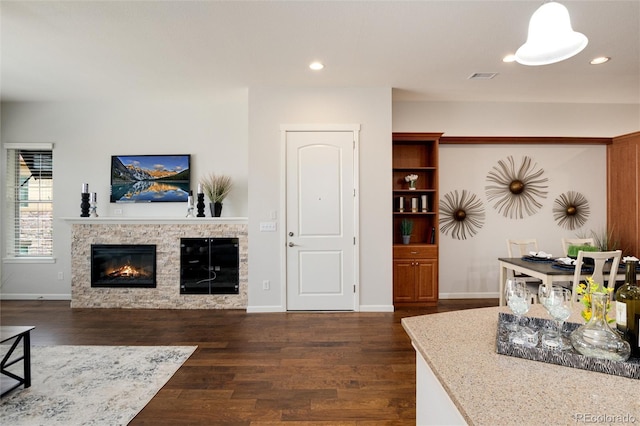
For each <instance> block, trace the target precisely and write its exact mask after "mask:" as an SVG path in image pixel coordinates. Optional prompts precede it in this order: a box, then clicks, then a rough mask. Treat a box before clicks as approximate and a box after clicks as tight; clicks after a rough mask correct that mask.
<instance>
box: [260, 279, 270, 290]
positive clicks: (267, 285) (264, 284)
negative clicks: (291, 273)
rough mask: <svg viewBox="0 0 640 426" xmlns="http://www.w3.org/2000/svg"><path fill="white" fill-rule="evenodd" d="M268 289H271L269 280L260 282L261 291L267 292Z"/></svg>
mask: <svg viewBox="0 0 640 426" xmlns="http://www.w3.org/2000/svg"><path fill="white" fill-rule="evenodd" d="M270 288H271V283H270V282H269V280H264V281H262V289H263V290H269V289H270Z"/></svg>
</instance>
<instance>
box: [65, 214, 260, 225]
mask: <svg viewBox="0 0 640 426" xmlns="http://www.w3.org/2000/svg"><path fill="white" fill-rule="evenodd" d="M60 220H62V221H64V222H67V223H72V224H87V225H101V224H114V225H117V224H136V225H137V224H143V223H146V224H185V225H189V224H193V225H199V224H207V225H215V224H220V225H227V224H238V225H246V224H248V222H249V220H248V218H246V217H161V216H160V217H153V216H151V217H149V216H144V217H142V216H137V217H126V216H108V217H102V216H99V217H61V218H60Z"/></svg>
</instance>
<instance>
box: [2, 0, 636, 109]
mask: <svg viewBox="0 0 640 426" xmlns="http://www.w3.org/2000/svg"><path fill="white" fill-rule="evenodd" d="M541 4H542V0H534V1H529V0H512V1H506V0H503V1H484V0H475V1H372V0H370V1H89V0H84V1H74V2H64V1H55V0H54V1H42V2H34V1H6V0H2V2H1V3H0V19H1V20H0V24H1V33H0V36H1V75H0V77H1V80H0V89H1V100H2V101H47V100H72V99H100V98H118V99H126V98H128V97H139V96H157V97H171V96H185V95H189V94H192V93H198V94H206V93H214V92H216V91H219V90H225V89H227V88H246V87H249V88H251V87H257V86H271V87H280V86H287V87H392V88H393V89H394V91H393V98H394V100H430V101H496V102H511V101H513V102H578V103H624V104H628V103H632V104H640V0H631V1H621V0H600V1H585V0H582V1H572V0H564V1H562V4H564V5H565V6H567V8H568V9H569V13H570V15H571V19H572V24H573V28H574V29H575V30H576V31H580V32H582V33H584V34H585V35H587V37H588V38H589V45H588V46H587V48H586V49H585V50H584V51H582V52H581V53H579V54H578V55H576V56H574V57H573V58H571V59H569V60H566V61H564V62H560V63H557V64H552V65H546V66H541V67H527V66H523V65H520V64H517V63H509V64H507V63H503V62H502V57H503V56H504V55H506V54H508V53H513V52H515V50H516V49H517V48H518V47H519V46H520V45H521V44H522V43H523V42H524V41H525V39H526V35H527V26H528V21H529V18H530V17H531V14H532V13H533V12H534V11H535V10H536V9H537V8H538V7H539V6H540V5H541ZM601 55H606V56H611V57H612V58H613V59H612V60H611V61H610V62H609V63H607V64H604V65H600V66H593V65H590V64H589V60H590V59H592V58H593V57H596V56H601ZM312 60H321V61H322V62H324V63H325V64H326V68H325V69H324V70H323V71H321V72H312V71H310V70H309V69H308V68H307V66H308V64H309V62H311V61H312ZM477 72H480V73H492V72H497V73H499V74H498V76H497V77H495V78H494V79H492V80H469V79H468V77H469V76H470V75H471V74H473V73H477Z"/></svg>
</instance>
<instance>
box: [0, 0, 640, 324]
mask: <svg viewBox="0 0 640 426" xmlns="http://www.w3.org/2000/svg"><path fill="white" fill-rule="evenodd" d="M608 6H610V5H608ZM616 6H617V7H620V6H621V5H616ZM626 6H627V7H637V5H636V6H633V5H628V4H627V5H626ZM111 7H113V6H111ZM336 7H337V6H336ZM425 7H426V6H425ZM474 7H479V6H478V5H475V6H474ZM482 7H489V8H494V7H496V5H495V4H487V5H484V6H482ZM606 9H607V8H605V10H606ZM123 11H124V9H123V10H122V11H121V12H123ZM490 11H491V10H486V11H485V12H487V13H488V14H489V13H490ZM69 12H70V13H72V12H73V9H69ZM343 12H344V13H346V12H345V11H343ZM618 12H619V11H618ZM43 13H45V14H46V13H47V11H46V9H45V11H44V12H43ZM73 13H75V12H73ZM408 13H409V11H406V10H403V13H402V16H405V15H406V14H408ZM89 22H90V21H88V22H86V23H85V24H84V25H85V26H86V25H88V24H89ZM371 25H372V24H371ZM11 28H12V27H9V29H11ZM78 28H79V29H86V28H84V27H83V26H79V27H78ZM625 28H626V27H625ZM102 29H104V28H102ZM627 30H628V29H627ZM633 31H636V32H637V31H638V29H637V28H634V29H633ZM9 35H10V34H9ZM4 39H5V40H6V39H7V37H4ZM511 44H513V45H514V46H515V45H516V44H517V42H516V41H514V42H513V43H511ZM52 46H56V50H61V49H64V46H65V45H64V43H54V44H53V45H52ZM77 48H78V49H81V48H85V49H86V46H81V47H77ZM589 53H590V52H588V51H586V52H585V53H583V55H588V54H589ZM61 54H63V53H61ZM66 54H67V53H64V55H66ZM635 54H636V56H637V52H636V53H635ZM496 59H497V58H496ZM74 60H77V59H74ZM571 61H577V59H576V58H573V59H571ZM5 62H7V61H5ZM88 62H89V61H87V64H86V66H87V67H89V69H87V73H88V74H91V73H96V74H99V75H101V74H102V73H99V72H98V69H96V68H95V65H93V67H94V68H91V67H92V65H90V64H89V63H88ZM567 62H570V61H567ZM492 64H493V65H492V68H493V69H495V70H496V71H498V72H499V73H501V74H504V75H505V76H509V75H510V74H514V73H523V72H535V70H534V71H531V70H530V69H525V70H522V69H520V68H522V67H523V66H522V65H518V64H513V63H503V62H501V61H498V60H496V61H494V62H492ZM76 65H77V64H76ZM555 66H557V67H563V66H564V64H558V65H555ZM516 67H520V68H516ZM636 67H637V63H636ZM514 68H515V69H514ZM325 71H327V72H329V70H325ZM625 72H627V73H630V74H633V70H632V69H630V70H625ZM460 74H461V75H460V88H461V90H464V91H467V92H469V94H470V96H467V97H461V100H454V98H450V99H451V100H447V99H446V98H443V99H442V100H441V99H438V98H434V99H417V100H412V99H410V97H408V96H406V95H405V96H403V93H402V91H401V90H398V89H394V88H392V87H391V86H386V87H357V86H355V85H354V86H353V87H326V85H325V84H324V83H322V82H321V81H317V80H316V82H315V83H308V84H306V85H304V86H303V85H294V86H284V85H282V86H268V85H256V86H251V87H241V86H240V87H225V88H219V87H215V86H214V87H210V88H207V89H206V90H201V91H198V90H193V88H192V87H188V86H189V85H185V86H184V87H183V89H182V90H181V91H176V89H171V88H170V87H168V86H166V87H165V86H161V85H157V82H155V84H156V86H154V87H153V88H152V90H142V89H144V86H145V85H144V83H143V82H142V81H140V80H138V81H137V82H136V80H135V79H133V77H132V80H130V82H129V84H131V85H132V86H131V88H130V90H129V93H130V95H125V94H124V93H123V94H122V96H109V93H108V92H109V91H110V90H111V89H110V88H109V84H110V83H108V80H105V81H104V82H103V83H102V84H104V85H105V86H103V87H100V88H99V90H98V92H100V93H101V96H100V97H99V98H95V99H91V98H90V97H89V96H87V98H88V99H84V98H83V97H82V96H78V95H74V96H73V97H72V96H71V95H69V96H68V97H67V96H66V95H65V94H64V93H58V92H56V91H55V90H54V91H53V95H52V94H48V95H47V96H48V98H45V97H44V96H43V97H40V98H39V97H38V96H37V95H33V94H32V95H28V96H26V97H24V99H22V100H21V99H17V98H16V99H12V98H9V97H3V102H2V142H3V144H4V143H11V142H20V143H27V142H52V143H53V144H54V164H55V166H54V167H55V186H54V199H55V209H54V224H53V227H54V228H53V233H54V236H55V237H54V238H55V243H54V253H53V258H54V259H55V261H53V263H44V264H42V263H37V262H36V263H28V264H24V263H19V262H17V263H14V262H9V261H5V262H4V263H3V268H2V277H3V284H2V298H3V299H51V300H69V299H70V287H71V277H72V273H73V272H72V270H71V263H72V262H71V258H70V253H71V240H70V238H71V231H70V224H69V223H67V222H65V221H64V220H63V219H62V218H69V217H77V216H79V202H80V199H79V194H78V192H79V188H80V187H81V185H82V183H85V182H86V183H89V185H90V187H91V191H92V192H96V193H97V197H98V208H97V211H98V213H99V214H100V216H101V217H118V216H122V217H123V218H127V217H135V218H144V217H172V218H173V217H176V218H177V217H183V216H184V215H185V212H186V208H185V205H183V204H181V203H163V204H162V205H160V204H124V205H123V204H114V203H109V202H108V201H107V200H108V194H109V189H110V177H109V162H110V158H111V156H112V155H121V154H135V155H141V154H190V155H191V156H192V176H193V179H194V182H195V181H197V179H199V178H201V177H202V176H204V175H206V174H208V173H211V172H215V173H223V174H228V175H230V176H231V177H232V179H233V181H234V188H233V190H232V192H231V193H230V195H229V196H228V198H227V199H226V200H225V203H224V212H223V216H226V217H243V218H246V219H247V223H248V240H249V253H250V254H249V272H248V305H247V309H248V311H250V312H251V311H255V312H259V311H283V310H286V306H283V303H282V300H283V297H282V292H283V291H284V290H283V289H284V279H283V276H282V266H281V265H282V257H281V251H280V249H279V247H280V244H281V241H280V236H279V232H260V230H259V224H260V222H264V221H267V220H273V219H272V218H273V217H275V222H276V224H277V229H278V230H279V231H282V230H284V229H285V226H286V224H285V223H283V211H282V197H283V192H282V191H283V188H282V184H281V174H282V168H283V165H282V164H281V158H282V146H281V135H280V126H281V125H283V124H289V123H304V124H324V123H357V124H359V125H360V126H361V127H360V128H361V132H360V141H361V142H360V144H361V146H360V158H359V182H360V187H359V201H360V216H359V236H360V241H359V247H361V250H360V253H359V257H360V265H359V272H360V276H359V278H360V279H359V283H358V286H359V288H358V290H359V301H358V309H359V310H363V311H389V310H392V309H393V305H392V301H391V297H392V295H391V294H392V288H391V281H392V279H391V271H392V268H391V259H392V255H391V247H392V244H391V238H392V221H391V217H390V214H389V205H388V203H387V202H386V201H383V202H381V200H385V199H386V195H384V194H389V193H390V191H391V179H390V173H391V168H390V158H391V134H392V132H444V136H445V137H447V136H462V137H474V136H477V137H480V136H497V137H500V136H504V137H528V136H532V137H550V138H553V137H556V138H562V137H573V138H586V139H585V142H586V143H585V144H580V143H578V144H562V143H551V144H547V143H541V144H534V145H526V144H520V143H514V144H502V145H493V144H492V145H486V144H474V145H446V144H443V145H442V146H441V148H440V193H441V194H446V193H448V192H450V191H453V190H462V189H466V190H469V191H471V192H474V193H476V194H478V195H479V196H481V197H483V198H484V195H483V194H484V186H485V183H486V182H485V179H486V175H487V173H488V172H489V171H490V170H491V168H492V167H494V166H495V164H496V163H497V162H498V161H499V160H502V159H504V158H506V157H507V156H513V157H514V158H515V159H516V161H519V159H521V158H522V157H524V156H528V157H530V158H531V159H532V160H533V161H534V162H535V163H536V164H537V167H539V168H541V169H543V170H544V172H545V174H546V175H547V176H548V178H549V184H548V194H547V196H546V198H545V199H544V200H543V203H542V204H543V206H542V208H541V209H540V211H539V212H537V214H535V215H532V216H529V217H526V218H523V219H518V220H514V219H506V218H504V217H502V215H500V214H499V213H498V212H497V210H496V209H495V208H491V207H490V205H489V203H487V205H486V212H487V219H486V223H485V226H484V228H483V229H481V230H479V232H478V233H477V235H475V236H474V237H473V238H469V239H467V240H457V239H454V238H451V237H449V236H447V235H441V238H440V259H441V262H440V283H441V284H440V296H441V298H442V299H447V298H468V297H471V298H485V297H496V295H497V289H498V283H497V274H498V272H497V269H498V268H497V263H496V258H497V257H499V256H501V255H504V254H505V247H504V244H503V241H504V240H505V239H506V238H510V237H514V236H520V237H530V236H535V237H536V238H538V240H539V243H540V247H541V249H543V250H545V251H547V252H550V253H557V252H559V251H560V250H561V248H560V239H561V237H562V236H567V237H573V236H575V234H576V232H575V231H572V230H566V229H562V228H560V227H559V226H558V225H557V224H556V222H555V221H554V219H553V215H552V207H553V200H554V199H555V198H556V197H557V196H558V195H559V194H561V193H563V192H565V191H568V190H573V191H577V192H580V193H583V194H584V195H585V197H586V198H587V199H588V201H589V207H590V216H589V218H588V221H587V223H586V224H585V225H584V226H583V227H582V229H580V230H579V231H580V232H584V233H588V232H590V231H595V232H600V231H602V230H603V229H605V228H606V206H605V201H606V197H607V190H606V146H605V145H602V144H590V143H589V138H613V137H617V136H620V135H624V134H629V133H632V132H636V131H638V128H640V122H639V120H640V119H639V117H640V103H639V102H638V100H637V96H636V101H635V102H628V101H626V100H625V101H619V102H618V103H615V102H607V103H599V102H584V101H582V98H583V97H584V96H582V97H581V98H580V99H578V98H571V97H568V96H566V95H564V97H549V96H547V100H546V101H545V100H544V99H539V98H537V94H536V90H537V89H536V88H535V87H534V86H533V84H532V85H531V86H530V87H523V88H521V89H519V92H520V95H519V99H521V100H518V101H514V100H512V99H507V98H505V99H493V100H486V99H487V96H486V95H485V98H483V99H484V100H465V99H471V98H472V96H473V93H475V92H477V91H486V90H489V91H490V90H492V89H487V88H486V85H488V84H495V82H494V81H493V80H492V81H472V80H468V79H467V78H466V77H467V74H469V72H468V71H467V70H464V71H463V72H460ZM635 75H637V74H635ZM317 77H320V76H312V78H317ZM501 77H502V76H499V77H498V78H501ZM533 77H535V76H533ZM138 78H140V77H138ZM320 78H321V77H320ZM563 78H565V77H563ZM5 81H6V79H5ZM312 81H313V80H312ZM77 84H78V85H79V86H80V89H82V88H83V85H85V84H86V83H84V82H82V81H78V82H77ZM564 84H567V83H564ZM149 85H151V83H149ZM481 85H485V87H483V86H481ZM634 85H635V89H634ZM637 86H638V82H637V80H636V81H635V82H634V81H631V87H630V88H631V89H633V90H631V92H632V93H638V90H637ZM586 87H589V85H588V84H587V86H586ZM76 89H78V87H75V88H74V90H76ZM611 90H613V89H611ZM634 90H635V92H634ZM80 91H82V90H80ZM541 91H542V92H544V90H542V89H541ZM114 93H116V92H114ZM118 93H120V92H118ZM526 93H528V95H527V94H526ZM489 98H490V97H489ZM632 98H633V95H632ZM3 155H4V152H3ZM3 163H4V162H3ZM3 167H4V164H3ZM585 169H587V170H588V173H585ZM574 176H580V179H579V180H576V179H574V178H573V177H574ZM194 184H195V183H194ZM193 189H195V187H194V188H193ZM3 190H4V188H3ZM381 196H382V199H381ZM3 217H6V216H4V215H3ZM3 229H6V224H3ZM3 244H4V239H3ZM265 280H268V281H269V282H270V283H271V286H270V289H269V290H264V289H263V286H262V283H263V281H265Z"/></svg>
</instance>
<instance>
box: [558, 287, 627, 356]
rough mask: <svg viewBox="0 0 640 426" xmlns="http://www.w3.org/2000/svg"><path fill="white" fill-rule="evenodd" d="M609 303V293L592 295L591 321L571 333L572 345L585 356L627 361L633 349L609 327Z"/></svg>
mask: <svg viewBox="0 0 640 426" xmlns="http://www.w3.org/2000/svg"><path fill="white" fill-rule="evenodd" d="M608 301H609V293H591V319H590V320H589V322H588V323H586V324H584V325H581V326H580V327H578V328H577V329H575V330H574V331H573V332H572V333H571V345H572V346H573V348H574V349H575V350H576V351H578V353H580V354H582V355H584V356H588V357H592V358H602V359H610V360H613V361H626V360H627V359H629V355H630V354H631V347H630V345H629V342H627V341H625V340H622V338H621V337H620V335H618V333H616V332H615V331H613V330H612V329H611V327H609V324H608V323H607V319H606V318H607V302H608Z"/></svg>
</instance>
